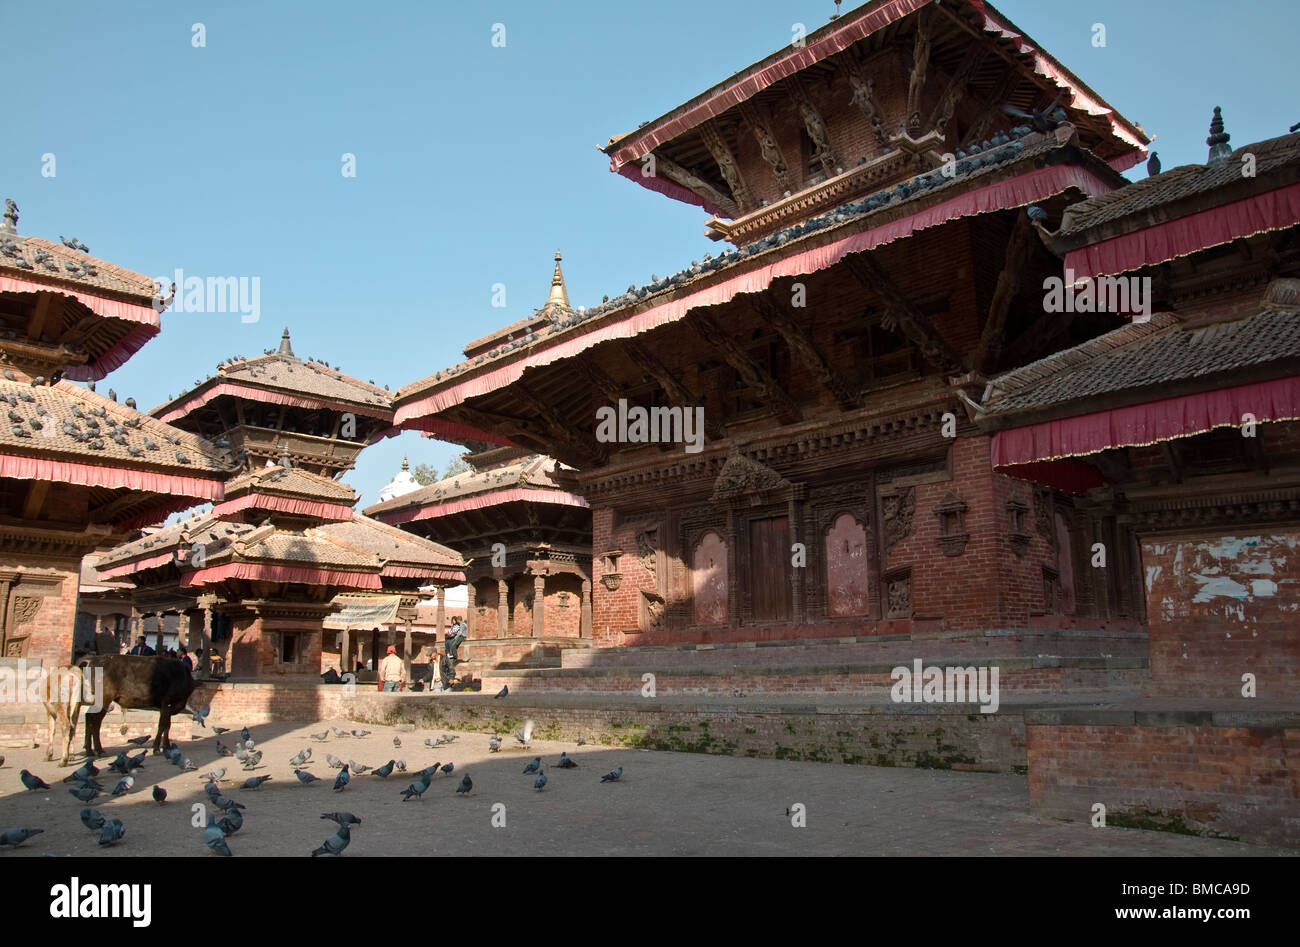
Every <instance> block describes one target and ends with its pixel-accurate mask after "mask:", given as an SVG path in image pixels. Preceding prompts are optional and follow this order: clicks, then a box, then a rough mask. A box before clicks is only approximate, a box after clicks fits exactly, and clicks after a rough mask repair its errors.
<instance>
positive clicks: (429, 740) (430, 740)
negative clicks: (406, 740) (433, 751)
mask: <svg viewBox="0 0 1300 947" xmlns="http://www.w3.org/2000/svg"><path fill="white" fill-rule="evenodd" d="M424 745H425V746H427V747H439V746H442V741H441V740H439V739H437V738H436V737H425V738H424Z"/></svg>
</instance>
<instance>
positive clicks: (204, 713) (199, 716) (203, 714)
mask: <svg viewBox="0 0 1300 947" xmlns="http://www.w3.org/2000/svg"><path fill="white" fill-rule="evenodd" d="M211 711H212V707H211V706H205V707H204V708H203V709H202V710H196V711H195V712H194V722H195V723H197V724H198V725H199V726H200V727H202V728H203V729H204V730H206V729H207V728H208V725H207V724H206V723H204V722H203V721H205V720H207V719H208V714H209V713H210V712H211Z"/></svg>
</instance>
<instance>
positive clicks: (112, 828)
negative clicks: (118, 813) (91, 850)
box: [99, 819, 126, 845]
mask: <svg viewBox="0 0 1300 947" xmlns="http://www.w3.org/2000/svg"><path fill="white" fill-rule="evenodd" d="M124 835H126V826H125V825H123V824H122V820H121V819H109V820H108V821H107V822H105V823H104V827H103V828H102V829H100V830H99V844H100V845H112V844H113V843H115V842H120V841H121V840H122V836H124Z"/></svg>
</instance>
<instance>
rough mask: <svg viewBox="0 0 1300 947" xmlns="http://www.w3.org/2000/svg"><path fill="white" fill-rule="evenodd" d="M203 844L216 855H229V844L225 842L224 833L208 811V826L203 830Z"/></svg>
mask: <svg viewBox="0 0 1300 947" xmlns="http://www.w3.org/2000/svg"><path fill="white" fill-rule="evenodd" d="M203 844H205V845H207V846H208V848H209V849H211V850H212V851H214V852H216V853H217V854H218V855H225V856H227V857H229V856H230V846H229V845H227V844H226V833H224V832H222V831H221V827H220V826H219V825H217V820H216V819H215V818H213V816H212V813H211V812H209V813H208V827H207V828H205V829H204V830H203Z"/></svg>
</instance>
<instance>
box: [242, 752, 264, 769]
mask: <svg viewBox="0 0 1300 947" xmlns="http://www.w3.org/2000/svg"><path fill="white" fill-rule="evenodd" d="M260 762H262V751H261V750H258V751H256V752H255V753H249V754H248V759H246V760H244V769H257V764H258V763H260Z"/></svg>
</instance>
